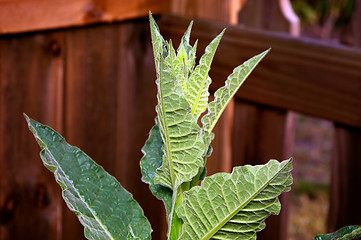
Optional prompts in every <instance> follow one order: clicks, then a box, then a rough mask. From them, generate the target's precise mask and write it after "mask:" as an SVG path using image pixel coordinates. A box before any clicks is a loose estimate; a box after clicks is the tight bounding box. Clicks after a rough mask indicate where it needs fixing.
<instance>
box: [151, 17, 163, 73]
mask: <svg viewBox="0 0 361 240" xmlns="http://www.w3.org/2000/svg"><path fill="white" fill-rule="evenodd" d="M149 22H150V30H151V37H152V44H153V52H154V60H155V69H156V71H157V73H158V72H159V62H160V61H161V59H163V58H165V57H166V56H167V51H166V45H167V44H166V41H165V40H164V38H163V37H162V35H161V34H160V31H159V28H158V25H157V24H156V22H155V21H154V18H153V16H152V14H151V12H149Z"/></svg>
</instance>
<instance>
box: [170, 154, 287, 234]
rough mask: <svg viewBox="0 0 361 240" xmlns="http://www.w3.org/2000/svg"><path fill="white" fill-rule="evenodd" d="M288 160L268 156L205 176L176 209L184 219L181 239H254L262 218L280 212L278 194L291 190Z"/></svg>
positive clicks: (262, 226) (262, 225)
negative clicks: (260, 161)
mask: <svg viewBox="0 0 361 240" xmlns="http://www.w3.org/2000/svg"><path fill="white" fill-rule="evenodd" d="M291 161H292V159H290V160H287V161H283V162H282V163H279V162H278V161H275V160H271V161H270V162H269V163H267V164H266V165H259V166H248V165H247V166H241V167H235V168H234V170H233V172H232V173H231V174H229V173H217V174H214V175H212V176H210V177H206V178H205V180H204V181H203V182H202V185H201V186H197V187H193V188H192V189H191V190H190V191H188V192H186V193H185V200H184V203H183V204H182V205H181V206H180V207H179V208H178V210H177V213H178V216H179V217H180V218H182V219H183V221H184V225H183V235H182V236H181V237H180V239H184V240H185V239H202V240H204V239H239V240H241V239H242V240H243V239H256V232H258V231H260V230H262V229H263V228H264V227H265V223H264V220H265V218H267V217H268V216H269V215H270V214H278V213H279V211H280V209H281V205H280V203H279V200H278V196H279V195H280V194H281V193H282V192H284V191H289V190H290V185H291V183H292V176H291V173H290V171H291V169H292V165H291Z"/></svg>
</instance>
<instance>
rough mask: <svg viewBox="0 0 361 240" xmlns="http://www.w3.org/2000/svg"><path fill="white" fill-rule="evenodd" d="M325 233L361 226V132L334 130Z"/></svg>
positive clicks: (352, 129) (342, 127)
mask: <svg viewBox="0 0 361 240" xmlns="http://www.w3.org/2000/svg"><path fill="white" fill-rule="evenodd" d="M334 143H335V146H334V148H333V149H334V152H333V158H332V168H331V169H332V175H331V193H330V194H331V195H330V207H329V216H328V229H327V230H328V231H335V230H337V229H340V228H341V227H343V226H346V225H361V207H360V204H359V203H360V201H361V193H360V191H358V189H359V185H360V181H361V175H360V170H361V162H360V158H361V148H360V146H361V128H354V127H348V126H344V125H336V126H335V140H334Z"/></svg>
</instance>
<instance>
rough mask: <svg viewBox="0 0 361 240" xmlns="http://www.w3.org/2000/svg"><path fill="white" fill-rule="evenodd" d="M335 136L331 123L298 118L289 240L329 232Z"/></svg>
mask: <svg viewBox="0 0 361 240" xmlns="http://www.w3.org/2000/svg"><path fill="white" fill-rule="evenodd" d="M332 136H333V128H332V124H331V123H330V122H327V121H323V120H319V119H315V118H309V117H305V116H302V115H299V116H298V117H297V119H296V134H295V149H294V154H293V156H294V171H293V176H294V184H293V187H292V189H293V190H292V193H291V201H290V206H289V207H290V209H289V213H290V216H289V217H290V219H289V221H290V222H289V234H288V236H289V238H288V239H289V240H305V239H310V240H311V239H313V238H314V236H315V235H317V234H320V233H326V224H327V212H328V204H329V202H328V184H329V181H330V161H331V150H332Z"/></svg>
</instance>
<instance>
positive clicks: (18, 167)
mask: <svg viewBox="0 0 361 240" xmlns="http://www.w3.org/2000/svg"><path fill="white" fill-rule="evenodd" d="M55 38H56V39H58V41H60V42H61V41H63V35H62V34H61V33H60V34H58V33H45V34H44V33H41V34H26V35H23V36H21V37H20V36H7V37H6V38H1V39H0V53H1V54H0V239H1V240H7V239H44V240H46V239H61V237H62V232H61V229H60V228H59V227H58V226H59V225H58V223H59V222H61V219H62V214H61V211H62V199H61V191H60V187H59V186H58V185H57V184H56V182H55V181H54V176H53V175H52V174H51V173H49V171H48V170H47V169H46V168H45V167H44V166H43V164H42V163H41V160H40V157H39V152H40V149H39V147H38V145H37V143H36V141H35V140H34V138H33V137H32V134H31V133H30V131H29V130H28V128H27V124H26V122H25V119H24V117H23V115H22V113H23V112H24V113H26V114H28V115H29V116H30V117H32V118H36V119H37V120H39V121H41V122H43V123H46V124H51V125H52V126H53V127H54V128H55V129H57V131H60V132H62V123H61V119H60V118H59V114H60V115H61V114H62V113H63V112H62V107H61V104H62V94H61V93H62V81H63V72H62V66H63V61H62V58H61V56H60V55H59V54H57V53H54V51H53V50H52V48H51V45H52V42H53V40H54V39H55Z"/></svg>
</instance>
